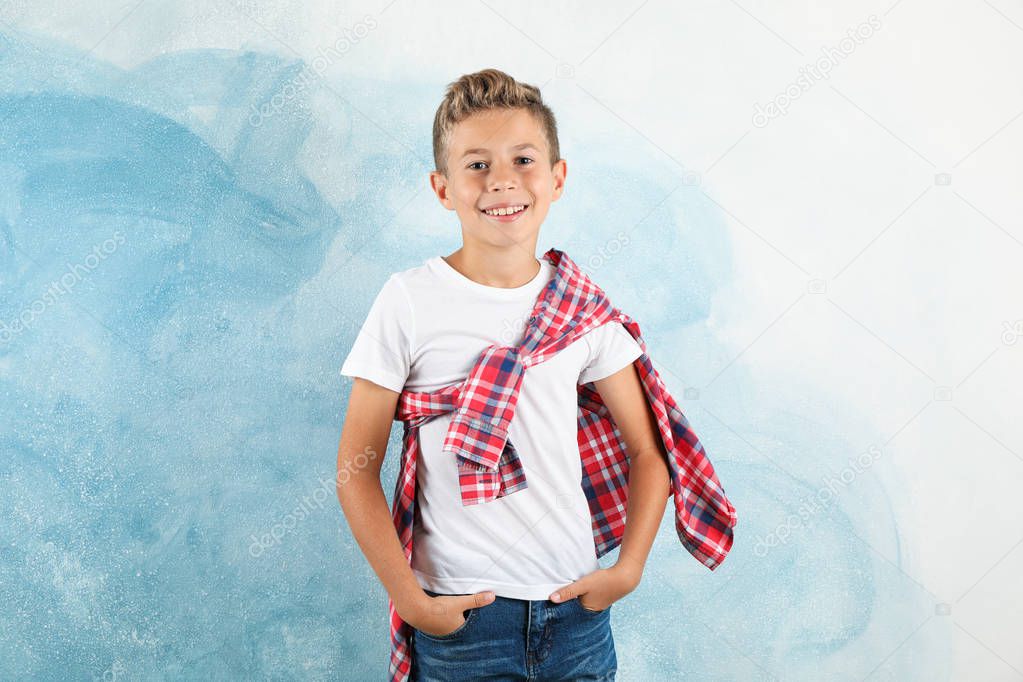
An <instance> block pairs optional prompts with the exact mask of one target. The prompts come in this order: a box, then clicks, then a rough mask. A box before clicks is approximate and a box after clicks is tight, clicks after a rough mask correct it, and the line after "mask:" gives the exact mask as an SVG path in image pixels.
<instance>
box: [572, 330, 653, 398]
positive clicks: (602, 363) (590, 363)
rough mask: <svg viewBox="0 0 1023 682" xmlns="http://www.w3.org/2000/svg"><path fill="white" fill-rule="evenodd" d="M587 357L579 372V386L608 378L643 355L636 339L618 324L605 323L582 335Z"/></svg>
mask: <svg viewBox="0 0 1023 682" xmlns="http://www.w3.org/2000/svg"><path fill="white" fill-rule="evenodd" d="M582 338H583V339H584V340H585V341H586V344H587V345H588V346H589V357H588V358H587V362H586V365H585V366H584V367H583V369H582V371H580V372H579V382H578V383H580V384H586V383H589V382H591V381H596V380H598V379H603V378H605V377H609V376H611V375H612V374H614V373H615V372H617V371H618V370H620V369H622V368H623V367H627V366H628V365H630V364H632V363H633V362H634V361H635V360H636V358H638V357H639V356H641V355H642V354H643V349H642V348H640V347H639V344H638V343H637V342H636V339H634V338H632V334H630V333H629V330H627V329H626V328H625V326H624V325H622V323H620V322H607V323H605V324H602V325H600V326H599V327H597V328H596V329H591V330H590V331H588V332H586V333H585V334H583V337H582Z"/></svg>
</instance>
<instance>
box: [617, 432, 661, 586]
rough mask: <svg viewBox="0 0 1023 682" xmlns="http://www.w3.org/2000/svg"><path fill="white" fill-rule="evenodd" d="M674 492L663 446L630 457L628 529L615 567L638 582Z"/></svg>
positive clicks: (626, 512) (626, 528)
mask: <svg viewBox="0 0 1023 682" xmlns="http://www.w3.org/2000/svg"><path fill="white" fill-rule="evenodd" d="M670 492H671V479H670V478H669V473H668V465H667V463H666V462H665V454H664V451H663V448H662V449H660V450H658V449H648V450H644V451H641V452H639V453H636V454H635V455H634V456H632V457H631V458H630V463H629V487H628V501H627V503H626V510H625V530H624V531H623V534H622V544H621V549H620V551H619V552H618V560H617V562H616V564H615V567H616V568H619V569H620V570H624V571H625V572H627V573H628V574H629V575H631V576H632V577H634V579H635V581H636V582H637V583H638V582H639V579H640V578H641V577H642V575H643V567H644V566H645V565H646V560H647V556H648V555H649V554H650V548H651V547H652V546H653V543H654V537H656V535H657V529H658V528H659V527H660V525H661V519H663V518H664V508H665V505H666V504H667V500H668V496H669V494H670Z"/></svg>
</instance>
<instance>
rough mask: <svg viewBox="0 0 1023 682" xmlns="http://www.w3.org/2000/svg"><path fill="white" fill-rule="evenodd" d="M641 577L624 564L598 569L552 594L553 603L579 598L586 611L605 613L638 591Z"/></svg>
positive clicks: (640, 574)
mask: <svg viewBox="0 0 1023 682" xmlns="http://www.w3.org/2000/svg"><path fill="white" fill-rule="evenodd" d="M641 577H642V573H637V572H636V571H634V570H630V569H628V568H627V567H626V566H625V565H624V564H615V565H614V566H612V567H611V568H598V569H597V570H596V571H593V572H592V573H587V574H586V575H584V576H583V577H582V578H579V580H576V581H575V582H573V583H569V584H568V585H565V586H564V587H562V588H561V589H559V590H558V591H557V592H554V593H553V594H551V601H554V602H559V603H560V602H564V601H568V600H569V599H573V598H575V597H578V598H579V605H580V606H582V607H583V608H584V609H587V610H589V611H603V610H604V609H606V608H608V607H610V606H611V604H613V603H614V602H616V601H618V600H619V599H621V598H622V597H624V596H625V595H627V594H628V593H629V592H632V591H633V590H634V589H636V587H637V586H638V585H639V580H640V578H641ZM584 596H585V597H586V598H585V599H583V597H584Z"/></svg>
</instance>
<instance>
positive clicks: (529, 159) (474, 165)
mask: <svg viewBox="0 0 1023 682" xmlns="http://www.w3.org/2000/svg"><path fill="white" fill-rule="evenodd" d="M516 161H528V162H529V163H527V164H524V165H526V166H528V165H530V164H532V163H534V161H533V159H531V158H529V157H528V156H520V157H519V158H517V159H516ZM480 164H486V161H474V162H473V163H470V164H469V169H470V170H482V169H481V168H476V166H478V165H480Z"/></svg>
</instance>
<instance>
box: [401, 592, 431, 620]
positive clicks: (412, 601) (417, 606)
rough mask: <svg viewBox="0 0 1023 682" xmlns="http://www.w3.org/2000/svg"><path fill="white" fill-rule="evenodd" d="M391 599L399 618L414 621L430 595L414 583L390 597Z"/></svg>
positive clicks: (424, 607) (423, 608)
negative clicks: (412, 585)
mask: <svg viewBox="0 0 1023 682" xmlns="http://www.w3.org/2000/svg"><path fill="white" fill-rule="evenodd" d="M392 601H394V610H395V611H397V612H398V615H399V616H401V619H402V620H404V621H406V622H410V621H415V620H416V619H417V618H418V615H419V614H420V613H422V612H423V611H424V610H425V609H426V608H427V606H428V604H429V602H430V595H428V594H427V593H426V592H425V591H424V590H423V588H422V587H420V586H419V585H416V586H414V587H411V588H409V589H406V590H403V591H402V593H401V594H400V595H397V596H395V597H392Z"/></svg>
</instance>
